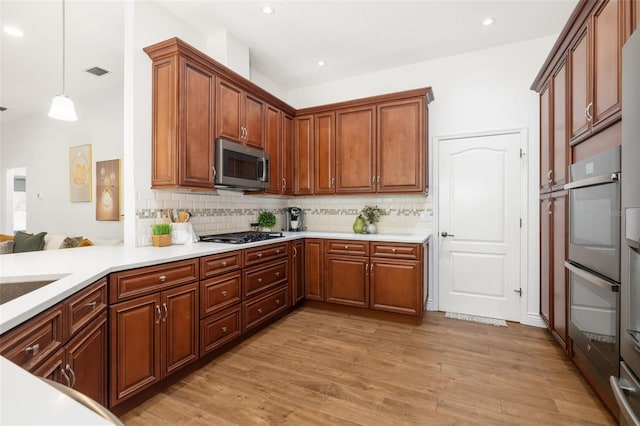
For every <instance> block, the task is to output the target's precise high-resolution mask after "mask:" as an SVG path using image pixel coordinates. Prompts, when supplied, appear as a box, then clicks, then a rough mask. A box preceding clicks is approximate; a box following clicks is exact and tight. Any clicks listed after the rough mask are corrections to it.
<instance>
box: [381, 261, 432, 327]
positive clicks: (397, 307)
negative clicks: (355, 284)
mask: <svg viewBox="0 0 640 426" xmlns="http://www.w3.org/2000/svg"><path fill="white" fill-rule="evenodd" d="M422 287H423V274H422V263H421V262H419V261H415V260H397V259H393V260H392V259H383V258H372V259H371V289H370V294H371V309H377V310H381V311H388V312H397V313H400V314H408V315H421V312H422V310H423V306H422V303H423V301H422Z"/></svg>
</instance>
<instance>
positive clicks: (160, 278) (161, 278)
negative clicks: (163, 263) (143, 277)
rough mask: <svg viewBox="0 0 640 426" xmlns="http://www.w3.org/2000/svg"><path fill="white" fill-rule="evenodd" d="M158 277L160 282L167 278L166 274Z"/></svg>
mask: <svg viewBox="0 0 640 426" xmlns="http://www.w3.org/2000/svg"><path fill="white" fill-rule="evenodd" d="M158 279H159V280H160V282H161V283H163V282H165V281H166V280H167V276H166V275H160V276H159V277H158Z"/></svg>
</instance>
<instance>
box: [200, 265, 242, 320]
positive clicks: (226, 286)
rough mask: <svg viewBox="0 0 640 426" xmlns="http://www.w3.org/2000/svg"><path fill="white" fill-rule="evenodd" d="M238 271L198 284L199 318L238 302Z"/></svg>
mask: <svg viewBox="0 0 640 426" xmlns="http://www.w3.org/2000/svg"><path fill="white" fill-rule="evenodd" d="M241 281H242V273H241V272H240V271H236V272H231V273H230V274H225V275H220V276H219V277H215V278H210V279H208V280H206V281H201V282H200V317H205V316H207V315H211V314H212V313H214V312H217V311H219V310H221V309H224V308H227V307H229V306H231V305H233V304H234V303H238V302H240V291H241V289H240V287H241V286H240V283H241Z"/></svg>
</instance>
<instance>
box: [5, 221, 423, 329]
mask: <svg viewBox="0 0 640 426" xmlns="http://www.w3.org/2000/svg"><path fill="white" fill-rule="evenodd" d="M283 234H284V235H285V237H284V238H278V239H274V240H267V241H260V242H255V243H247V244H219V243H193V244H185V245H171V246H168V247H152V246H145V247H123V246H90V247H81V248H74V249H61V250H45V251H36V252H28V253H15V254H8V255H2V256H0V285H2V284H3V283H15V282H23V281H44V280H57V281H54V282H53V283H51V284H48V285H46V286H44V287H42V288H39V289H38V290H34V291H32V292H30V293H27V294H25V295H24V296H21V297H18V298H17V299H14V300H11V301H9V302H7V303H4V304H2V305H0V334H2V333H4V332H6V331H8V330H10V329H11V328H13V327H15V326H16V325H18V324H21V323H22V322H24V321H26V320H28V319H29V318H31V317H33V316H35V315H36V314H38V313H40V312H42V311H44V310H45V309H47V308H49V307H51V306H53V305H55V304H56V303H58V302H60V301H62V300H64V299H66V298H67V297H69V296H70V295H72V294H74V293H76V292H78V291H79V290H81V289H83V288H84V287H86V286H88V285H90V284H92V283H94V282H95V281H97V280H98V279H100V278H102V277H104V276H105V275H107V274H109V273H110V272H115V271H122V270H125V269H131V268H139V267H143V266H150V265H156V264H160V263H166V262H172V261H176V260H183V259H189V258H193V257H200V256H207V255H210V254H216V253H224V252H228V251H233V250H241V249H245V248H251V247H257V246H261V245H266V244H272V243H276V242H279V241H289V240H295V239H300V238H327V239H346V240H362V241H383V242H403V243H416V244H422V243H424V242H426V241H427V240H428V239H429V237H430V234H428V233H423V234H414V235H403V234H354V233H341V232H284V233H283Z"/></svg>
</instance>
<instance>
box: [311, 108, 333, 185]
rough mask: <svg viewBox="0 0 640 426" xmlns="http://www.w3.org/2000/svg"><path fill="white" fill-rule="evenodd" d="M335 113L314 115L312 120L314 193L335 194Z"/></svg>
mask: <svg viewBox="0 0 640 426" xmlns="http://www.w3.org/2000/svg"><path fill="white" fill-rule="evenodd" d="M335 116H336V115H335V113H334V112H333V111H330V112H324V113H319V114H315V116H314V118H313V120H314V132H315V134H314V135H315V138H314V155H315V167H314V172H315V174H314V179H313V182H314V193H315V194H333V193H335V192H336V141H335Z"/></svg>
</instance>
